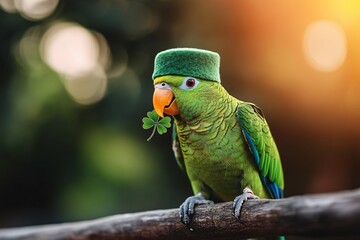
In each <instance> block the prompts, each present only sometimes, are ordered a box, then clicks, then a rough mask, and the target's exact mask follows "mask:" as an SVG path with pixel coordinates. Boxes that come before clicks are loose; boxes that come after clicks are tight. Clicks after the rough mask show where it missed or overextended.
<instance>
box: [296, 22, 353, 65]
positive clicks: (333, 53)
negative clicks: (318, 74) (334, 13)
mask: <svg viewBox="0 0 360 240" xmlns="http://www.w3.org/2000/svg"><path fill="white" fill-rule="evenodd" d="M303 47H304V55H305V58H306V60H307V62H308V64H309V65H310V66H311V67H313V68H314V69H316V70H318V71H323V72H331V71H335V70H337V69H339V68H340V67H341V65H342V64H343V63H344V60H345V57H346V51H347V47H346V35H345V33H344V31H343V29H342V28H341V26H340V25H339V24H337V23H336V22H333V21H329V20H319V21H316V22H313V23H311V24H309V25H308V27H307V28H306V30H305V34H304V40H303Z"/></svg>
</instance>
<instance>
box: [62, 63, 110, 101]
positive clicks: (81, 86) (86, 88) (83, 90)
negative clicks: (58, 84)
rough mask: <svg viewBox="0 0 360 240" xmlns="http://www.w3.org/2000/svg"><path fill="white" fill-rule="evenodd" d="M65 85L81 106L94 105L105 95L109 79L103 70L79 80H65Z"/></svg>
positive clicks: (78, 78)
mask: <svg viewBox="0 0 360 240" xmlns="http://www.w3.org/2000/svg"><path fill="white" fill-rule="evenodd" d="M64 85H65V88H66V90H67V91H68V92H69V94H70V96H71V97H72V98H73V99H74V100H75V101H76V102H78V103H80V104H85V105H87V104H92V103H95V102H97V101H99V100H100V99H102V98H103V97H104V95H105V92H106V88H107V78H106V75H105V73H104V72H103V70H102V69H98V71H94V72H92V73H91V74H88V75H84V76H82V77H77V78H65V79H64Z"/></svg>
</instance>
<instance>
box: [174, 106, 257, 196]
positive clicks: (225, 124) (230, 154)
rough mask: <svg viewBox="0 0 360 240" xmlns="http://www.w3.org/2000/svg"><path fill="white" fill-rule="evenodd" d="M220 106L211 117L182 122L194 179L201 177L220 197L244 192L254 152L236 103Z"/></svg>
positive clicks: (180, 134)
mask: <svg viewBox="0 0 360 240" xmlns="http://www.w3.org/2000/svg"><path fill="white" fill-rule="evenodd" d="M219 110H220V111H221V113H217V114H216V113H215V114H214V115H213V116H209V117H208V118H203V119H201V120H196V121H195V120H194V121H193V122H191V123H187V124H178V125H177V127H178V137H179V142H180V146H181V149H182V153H183V156H184V163H185V166H186V172H187V174H188V176H189V178H190V180H199V181H201V182H203V183H204V184H206V185H207V186H209V187H210V188H211V189H212V191H213V192H215V193H216V194H218V195H219V196H220V198H223V199H224V198H225V199H230V198H233V197H234V196H236V195H238V194H240V193H241V190H242V189H241V188H240V183H241V182H243V179H244V170H245V169H247V168H249V164H250V162H249V158H250V155H249V151H248V149H247V145H246V143H245V141H244V139H243V136H242V134H241V130H240V126H239V124H238V121H237V119H236V107H235V106H234V107H232V108H231V107H228V108H219Z"/></svg>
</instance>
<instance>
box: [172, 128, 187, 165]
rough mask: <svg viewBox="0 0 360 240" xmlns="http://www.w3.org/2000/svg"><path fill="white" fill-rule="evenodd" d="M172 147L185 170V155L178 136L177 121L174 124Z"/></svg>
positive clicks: (179, 163)
mask: <svg viewBox="0 0 360 240" xmlns="http://www.w3.org/2000/svg"><path fill="white" fill-rule="evenodd" d="M172 149H173V151H174V155H175V159H176V162H177V164H178V165H179V167H180V168H181V169H182V170H185V164H184V157H183V154H182V151H181V148H180V142H179V139H178V136H177V132H176V124H175V123H174V125H173V132H172Z"/></svg>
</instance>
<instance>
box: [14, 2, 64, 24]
mask: <svg viewBox="0 0 360 240" xmlns="http://www.w3.org/2000/svg"><path fill="white" fill-rule="evenodd" d="M14 3H15V7H16V9H17V10H18V11H19V12H20V14H21V15H22V16H23V17H24V18H26V19H28V20H40V19H43V18H45V17H48V16H49V15H50V14H51V13H53V12H54V11H55V9H56V7H57V5H58V3H59V0H15V1H14Z"/></svg>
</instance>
